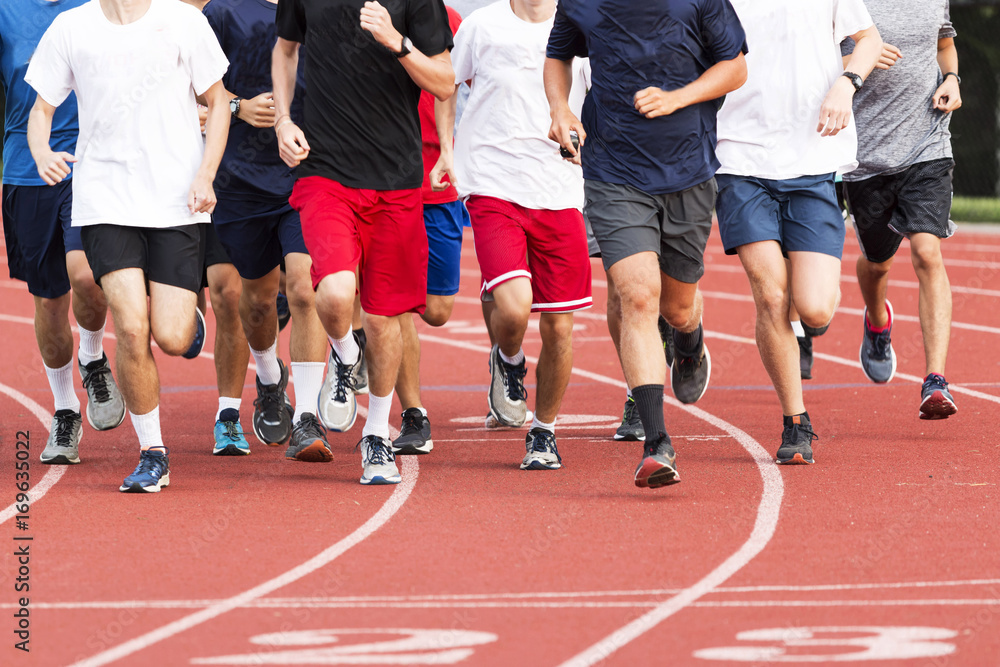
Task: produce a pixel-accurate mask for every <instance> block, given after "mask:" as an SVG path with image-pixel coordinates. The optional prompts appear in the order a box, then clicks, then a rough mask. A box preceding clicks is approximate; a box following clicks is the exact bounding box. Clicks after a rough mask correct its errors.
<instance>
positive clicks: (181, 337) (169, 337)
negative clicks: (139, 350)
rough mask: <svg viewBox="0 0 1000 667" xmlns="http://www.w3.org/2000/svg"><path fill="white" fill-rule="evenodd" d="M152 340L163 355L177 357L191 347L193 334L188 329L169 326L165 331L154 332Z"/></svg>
mask: <svg viewBox="0 0 1000 667" xmlns="http://www.w3.org/2000/svg"><path fill="white" fill-rule="evenodd" d="M153 338H154V339H155V340H156V344H157V345H158V346H159V347H160V349H161V350H163V352H164V353H165V354H168V355H170V356H171V357H179V356H181V355H182V354H184V353H185V352H187V351H188V348H190V347H191V343H192V341H193V334H192V332H191V329H190V328H183V327H174V326H171V327H169V328H167V329H166V330H165V331H154V332H153Z"/></svg>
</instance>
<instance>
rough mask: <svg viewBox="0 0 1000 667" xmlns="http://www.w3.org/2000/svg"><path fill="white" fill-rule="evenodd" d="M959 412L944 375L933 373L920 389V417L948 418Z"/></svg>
mask: <svg viewBox="0 0 1000 667" xmlns="http://www.w3.org/2000/svg"><path fill="white" fill-rule="evenodd" d="M956 412H958V406H957V405H955V399H953V398H952V397H951V392H950V391H948V381H947V380H945V379H944V376H943V375H940V374H938V373H931V374H930V375H928V376H927V378H926V379H925V380H924V386H923V387H921V389H920V418H921V419H947V418H948V417H950V416H952V415H953V414H955V413H956Z"/></svg>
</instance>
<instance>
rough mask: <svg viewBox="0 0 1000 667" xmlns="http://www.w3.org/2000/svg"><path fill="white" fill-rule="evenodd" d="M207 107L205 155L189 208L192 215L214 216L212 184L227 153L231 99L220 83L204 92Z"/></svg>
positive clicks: (192, 191)
mask: <svg viewBox="0 0 1000 667" xmlns="http://www.w3.org/2000/svg"><path fill="white" fill-rule="evenodd" d="M204 97H205V105H206V106H207V107H208V121H207V122H206V124H205V154H204V155H203V156H202V159H201V166H199V167H198V173H197V174H196V175H195V177H194V181H193V182H192V183H191V191H190V192H189V193H188V208H189V209H190V210H191V213H211V212H212V211H214V210H215V202H216V199H215V190H213V189H212V182H213V181H215V173H216V172H217V171H218V169H219V163H220V162H222V154H223V153H225V151H226V140H227V139H228V138H229V116H230V113H229V98H228V97H226V89H225V88H224V87H223V86H222V82H221V81H216V82H215V83H214V84H212V87H211V88H209V89H208V90H207V91H205V95H204Z"/></svg>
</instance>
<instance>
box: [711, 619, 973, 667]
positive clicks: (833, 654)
mask: <svg viewBox="0 0 1000 667" xmlns="http://www.w3.org/2000/svg"><path fill="white" fill-rule="evenodd" d="M957 634H958V633H957V632H955V631H953V630H946V629H945V628H925V627H883V626H857V627H816V628H768V629H766V630H749V631H747V632H741V633H739V634H737V635H736V639H737V640H739V641H744V642H770V644H771V645H770V646H723V647H719V648H706V649H701V650H699V651H695V652H694V656H695V657H696V658H701V659H702V660H731V661H736V662H759V661H763V662H767V661H770V662H855V661H859V660H905V659H907V658H933V657H936V656H941V655H949V654H951V653H954V652H955V645H954V644H949V643H947V642H943V641H940V640H942V639H951V638H952V637H955V636H956V635H957ZM852 649H853V650H852Z"/></svg>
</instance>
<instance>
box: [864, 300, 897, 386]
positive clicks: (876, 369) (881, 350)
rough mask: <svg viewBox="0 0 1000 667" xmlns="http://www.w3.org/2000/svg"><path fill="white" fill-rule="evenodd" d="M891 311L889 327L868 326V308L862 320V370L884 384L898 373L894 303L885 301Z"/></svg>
mask: <svg viewBox="0 0 1000 667" xmlns="http://www.w3.org/2000/svg"><path fill="white" fill-rule="evenodd" d="M885 307H886V309H887V310H888V311H889V328H888V329H886V330H885V331H872V330H871V329H870V328H868V309H867V308H865V317H864V321H863V322H862V327H863V329H864V335H863V336H862V338H861V352H860V354H859V355H858V356H859V357H860V359H861V370H862V371H864V373H865V377H867V378H868V379H869V380H871V381H872V382H875V383H878V384H884V383H886V382H888V381H889V380H891V379H892V378H893V376H894V375H896V353H895V352H894V351H893V350H892V304H891V303H889V302H888V301H886V302H885Z"/></svg>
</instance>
